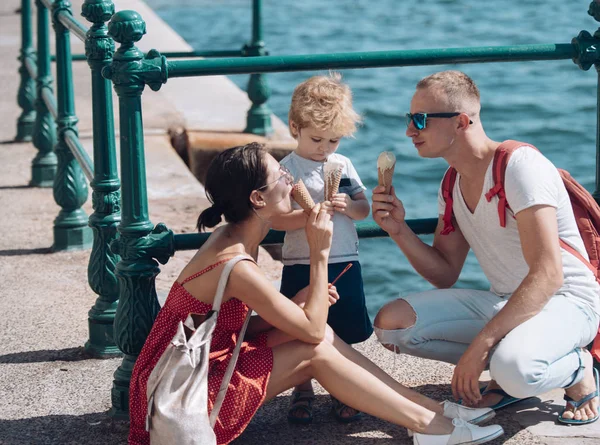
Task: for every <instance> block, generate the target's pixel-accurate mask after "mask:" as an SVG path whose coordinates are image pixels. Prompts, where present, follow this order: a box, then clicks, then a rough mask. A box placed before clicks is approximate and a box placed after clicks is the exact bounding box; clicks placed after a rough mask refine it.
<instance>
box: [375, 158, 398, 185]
mask: <svg viewBox="0 0 600 445" xmlns="http://www.w3.org/2000/svg"><path fill="white" fill-rule="evenodd" d="M395 167H396V156H394V154H393V153H391V152H389V151H384V152H383V153H381V154H380V155H379V158H377V179H378V182H379V185H382V186H384V187H385V193H386V194H389V193H390V190H391V189H392V178H393V177H394V169H395Z"/></svg>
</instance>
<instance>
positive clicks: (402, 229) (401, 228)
mask: <svg viewBox="0 0 600 445" xmlns="http://www.w3.org/2000/svg"><path fill="white" fill-rule="evenodd" d="M408 233H412V230H411V228H410V227H408V224H406V221H405V220H402V221H400V222H399V223H398V230H396V231H395V232H394V233H390V234H389V235H390V236H391V237H392V238H396V239H400V238H403V237H404V236H405V235H407V234H408Z"/></svg>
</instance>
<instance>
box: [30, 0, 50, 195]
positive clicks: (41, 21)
mask: <svg viewBox="0 0 600 445" xmlns="http://www.w3.org/2000/svg"><path fill="white" fill-rule="evenodd" d="M35 4H36V6H37V79H36V87H37V90H36V95H37V98H36V101H35V110H36V115H35V123H34V127H33V136H32V140H33V145H35V148H37V149H38V154H37V155H36V156H35V158H33V161H32V163H31V182H30V183H29V185H31V186H34V187H52V185H53V184H54V174H55V173H56V155H55V154H54V152H53V151H52V148H53V147H54V143H55V142H56V126H55V123H54V119H53V117H52V116H51V115H50V111H49V110H48V107H47V106H46V103H45V102H44V99H43V97H42V95H43V92H44V90H47V91H48V92H50V93H51V94H52V74H51V72H50V26H49V22H48V10H47V9H46V6H44V4H43V3H42V2H41V1H40V0H36V1H35Z"/></svg>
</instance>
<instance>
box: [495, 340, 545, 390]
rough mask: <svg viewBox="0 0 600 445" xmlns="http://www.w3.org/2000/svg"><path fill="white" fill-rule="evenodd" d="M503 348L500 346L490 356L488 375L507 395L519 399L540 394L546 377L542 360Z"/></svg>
mask: <svg viewBox="0 0 600 445" xmlns="http://www.w3.org/2000/svg"><path fill="white" fill-rule="evenodd" d="M508 349H509V348H503V347H502V344H501V345H500V346H499V347H498V349H497V350H496V352H494V354H493V355H492V359H491V361H490V375H491V376H492V379H494V380H495V381H496V383H498V385H500V387H501V388H502V389H503V390H504V391H505V392H506V393H508V394H510V395H511V396H513V397H517V398H519V399H523V398H526V397H532V396H535V395H537V394H539V393H540V387H541V386H542V384H543V383H544V381H545V380H546V378H547V376H548V365H547V364H545V363H544V362H543V361H542V360H536V359H534V358H532V357H526V356H525V354H521V353H519V352H518V351H515V350H514V349H513V348H510V349H513V350H512V351H510V350H508Z"/></svg>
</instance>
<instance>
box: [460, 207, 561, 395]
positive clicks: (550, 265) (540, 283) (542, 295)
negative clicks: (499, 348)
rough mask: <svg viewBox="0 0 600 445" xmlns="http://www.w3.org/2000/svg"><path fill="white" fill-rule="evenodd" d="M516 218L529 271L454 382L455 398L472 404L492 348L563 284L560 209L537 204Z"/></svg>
mask: <svg viewBox="0 0 600 445" xmlns="http://www.w3.org/2000/svg"><path fill="white" fill-rule="evenodd" d="M516 219H517V226H518V229H519V238H520V241H521V248H522V250H523V256H524V258H525V261H526V262H527V265H528V266H529V272H528V273H527V275H526V276H525V278H524V279H523V281H522V282H521V284H520V285H519V287H518V288H517V289H516V290H515V292H514V293H513V294H512V296H511V297H510V299H509V300H508V302H507V303H506V305H505V306H504V307H503V308H502V309H501V310H500V311H499V312H498V314H496V316H495V317H494V318H492V319H491V320H490V321H489V322H488V323H487V324H486V325H485V327H484V328H483V329H482V330H481V332H480V333H479V334H478V335H477V336H476V337H475V339H474V340H473V342H472V343H471V345H470V346H469V348H468V349H467V351H465V353H464V354H463V356H462V357H461V359H460V361H459V362H458V365H457V367H456V369H455V371H454V377H453V379H452V390H453V392H454V395H455V397H459V398H465V399H467V400H469V401H471V402H472V403H475V402H477V401H478V400H479V399H480V397H481V395H480V392H479V387H478V379H479V376H480V374H481V372H482V371H483V369H484V367H485V363H486V362H487V360H488V357H489V352H490V350H491V349H492V347H494V346H495V345H496V343H498V342H499V341H500V340H502V338H504V337H505V336H506V334H508V333H509V332H510V331H512V330H513V329H514V328H515V327H517V326H519V325H520V324H522V323H524V322H525V321H527V320H529V319H530V318H532V317H533V316H535V315H537V314H538V313H539V312H540V311H541V310H542V309H543V308H544V306H545V305H546V303H548V301H549V300H550V298H552V296H553V295H554V294H555V293H556V291H557V290H558V289H559V288H560V286H561V285H562V283H563V269H562V258H561V252H560V246H559V243H558V225H557V221H556V209H555V208H554V207H551V206H548V205H536V206H533V207H529V208H527V209H525V210H523V211H521V212H519V213H517V215H516Z"/></svg>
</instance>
